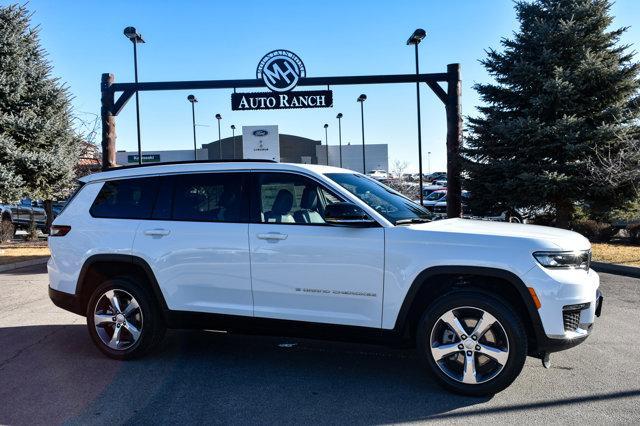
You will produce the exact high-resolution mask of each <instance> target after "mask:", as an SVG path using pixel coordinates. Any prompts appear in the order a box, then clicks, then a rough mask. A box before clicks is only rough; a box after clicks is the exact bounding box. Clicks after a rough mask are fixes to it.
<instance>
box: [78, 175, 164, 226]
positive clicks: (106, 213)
mask: <svg viewBox="0 0 640 426" xmlns="http://www.w3.org/2000/svg"><path fill="white" fill-rule="evenodd" d="M157 189H158V178H136V179H120V180H112V181H109V182H105V184H104V185H103V186H102V188H101V189H100V192H99V193H98V196H97V197H96V199H95V200H94V201H93V205H92V206H91V209H89V212H90V213H91V215H92V216H93V217H99V218H111V219H149V218H150V217H151V210H152V209H153V202H154V200H155V198H156V193H157Z"/></svg>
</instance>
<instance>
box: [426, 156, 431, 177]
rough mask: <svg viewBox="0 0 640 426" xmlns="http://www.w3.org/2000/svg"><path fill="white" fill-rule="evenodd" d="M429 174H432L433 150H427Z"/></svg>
mask: <svg viewBox="0 0 640 426" xmlns="http://www.w3.org/2000/svg"><path fill="white" fill-rule="evenodd" d="M427 174H431V151H429V152H427Z"/></svg>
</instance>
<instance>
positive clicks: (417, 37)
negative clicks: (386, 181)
mask: <svg viewBox="0 0 640 426" xmlns="http://www.w3.org/2000/svg"><path fill="white" fill-rule="evenodd" d="M426 36H427V32H426V31H425V30H423V29H422V28H418V29H417V30H415V31H414V32H413V34H411V37H409V40H407V46H408V45H411V44H413V45H414V46H415V51H416V99H417V105H418V172H419V175H420V205H422V126H421V123H420V82H419V81H418V75H420V66H419V61H418V45H419V44H420V42H421V41H422V39H424V38H425V37H426Z"/></svg>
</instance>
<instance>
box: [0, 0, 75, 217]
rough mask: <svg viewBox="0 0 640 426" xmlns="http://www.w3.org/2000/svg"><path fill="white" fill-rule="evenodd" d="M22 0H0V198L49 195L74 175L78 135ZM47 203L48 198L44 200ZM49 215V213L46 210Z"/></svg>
mask: <svg viewBox="0 0 640 426" xmlns="http://www.w3.org/2000/svg"><path fill="white" fill-rule="evenodd" d="M30 18H31V15H30V14H29V12H28V11H27V10H26V8H25V7H24V6H18V5H10V6H0V200H2V201H4V202H12V201H16V199H17V198H18V197H20V196H23V195H28V196H30V197H32V198H41V199H44V200H49V201H50V200H52V199H55V198H56V197H59V196H63V195H65V193H66V192H67V191H68V190H69V188H70V186H71V185H72V183H73V179H74V166H75V165H76V163H77V158H78V153H77V152H78V146H79V138H78V136H77V135H76V134H75V133H74V130H73V126H72V117H71V106H70V101H69V95H68V93H67V91H66V88H65V87H64V86H63V85H61V84H60V82H59V81H58V80H57V79H56V78H53V77H51V65H50V64H49V62H48V61H47V59H46V54H45V52H44V51H43V50H42V48H41V47H40V41H39V37H38V30H37V28H31V27H30ZM46 204H49V205H50V203H46ZM49 216H50V217H51V214H49Z"/></svg>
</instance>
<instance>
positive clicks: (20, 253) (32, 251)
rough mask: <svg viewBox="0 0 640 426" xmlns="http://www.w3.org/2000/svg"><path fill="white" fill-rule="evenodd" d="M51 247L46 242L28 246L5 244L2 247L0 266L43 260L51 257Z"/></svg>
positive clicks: (0, 250)
mask: <svg viewBox="0 0 640 426" xmlns="http://www.w3.org/2000/svg"><path fill="white" fill-rule="evenodd" d="M49 255H50V253H49V247H47V245H46V242H45V243H44V244H42V243H41V242H36V243H26V244H3V245H2V246H0V265H6V264H7V263H14V262H23V261H25V260H32V259H41V258H43V257H49Z"/></svg>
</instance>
